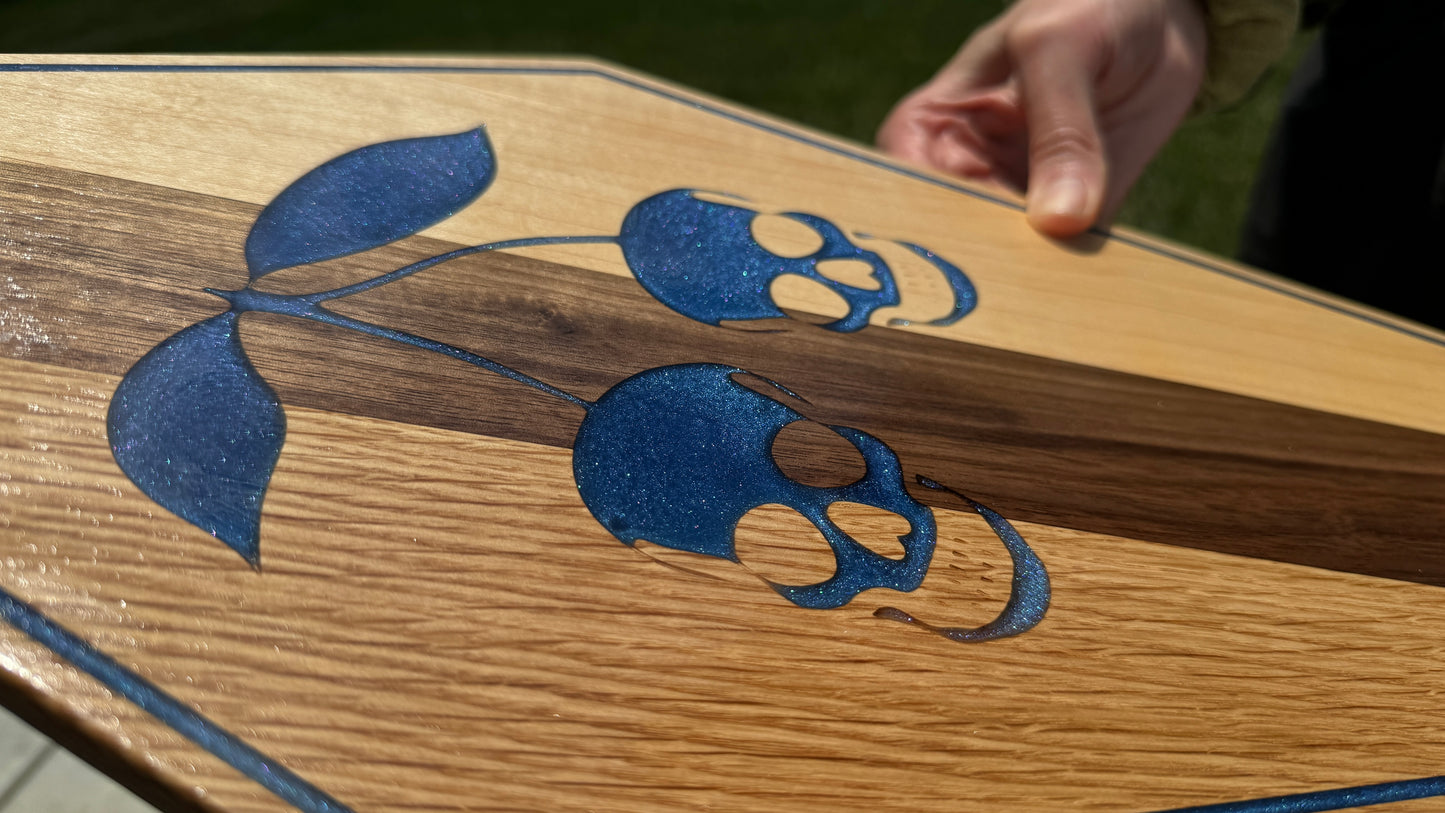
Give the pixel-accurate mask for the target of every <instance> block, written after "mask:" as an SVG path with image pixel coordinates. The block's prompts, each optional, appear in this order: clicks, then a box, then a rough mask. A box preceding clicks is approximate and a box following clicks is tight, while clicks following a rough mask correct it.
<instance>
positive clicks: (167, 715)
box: [0, 588, 351, 813]
mask: <svg viewBox="0 0 1445 813" xmlns="http://www.w3.org/2000/svg"><path fill="white" fill-rule="evenodd" d="M0 618H4V619H5V620H6V621H8V622H9V623H10V625H11V626H13V627H15V628H16V629H18V630H20V631H21V632H23V633H25V634H26V635H28V636H30V637H31V638H32V639H34V640H35V641H37V642H38V643H40V644H43V645H44V646H46V647H48V648H49V649H50V651H51V652H54V653H55V654H56V655H59V656H60V657H62V658H64V659H65V660H66V661H68V662H69V663H70V664H71V665H72V666H74V667H75V668H77V669H79V670H81V671H82V672H85V673H86V674H87V675H90V676H91V677H93V678H95V679H96V680H98V681H100V682H101V683H102V684H104V685H105V687H106V688H108V689H110V690H111V691H113V692H116V693H117V694H120V695H121V696H123V697H125V699H127V700H129V701H130V702H132V703H134V704H135V705H137V706H139V707H140V709H141V710H142V711H144V712H146V713H148V714H150V715H151V716H152V717H155V718H156V719H157V720H160V721H161V722H163V723H165V724H166V725H168V726H170V727H171V728H172V729H173V730H174V731H175V732H176V733H178V734H180V735H181V736H183V737H185V738H186V739H188V740H190V741H191V742H193V743H195V744H196V745H199V746H201V747H202V748H204V749H206V750H207V751H209V752H211V753H212V754H214V755H216V756H217V757H220V758H221V759H222V760H223V761H225V762H226V764H228V765H230V766H231V767H232V768H235V769H236V770H238V771H240V772H241V773H243V774H245V775H246V776H248V777H250V778H251V779H252V780H254V781H255V782H257V783H258V784H260V785H261V786H262V787H264V788H266V789H267V790H269V791H271V792H272V793H274V794H276V795H277V796H278V797H280V798H281V799H282V800H284V801H285V802H287V803H289V804H291V805H293V806H294V807H296V808H297V809H298V810H301V811H303V813H351V808H349V807H347V806H346V805H343V804H342V803H340V802H338V801H336V800H335V799H333V798H331V796H329V795H327V794H326V793H325V792H324V791H322V790H320V789H319V788H317V787H316V786H315V785H312V784H311V783H310V782H307V781H306V780H305V779H302V778H301V777H299V776H297V775H296V774H294V773H292V772H291V771H290V770H289V769H287V768H286V767H285V766H283V765H281V764H280V763H279V762H277V761H276V760H274V759H272V758H270V757H268V756H266V755H265V754H263V753H261V752H260V751H257V750H256V749H255V748H252V747H251V746H249V745H247V744H246V743H245V742H243V741H242V740H241V739H240V738H239V737H237V736H236V735H235V734H232V733H231V732H229V731H227V730H226V729H224V728H222V727H221V726H220V725H218V724H216V723H215V722H212V721H211V720H210V719H209V718H207V717H205V716H203V715H201V714H200V713H199V712H197V711H196V710H194V709H192V708H191V707H190V706H187V705H186V704H185V703H182V702H181V701H180V700H177V699H176V698H175V697H172V696H171V695H169V694H167V693H166V692H165V690H163V689H161V688H160V687H159V686H157V685H155V684H154V683H151V682H150V681H148V680H146V679H145V678H143V677H141V676H140V675H137V674H136V673H135V672H132V671H131V670H129V669H127V668H125V667H124V666H122V665H120V664H119V663H117V662H116V661H115V660H114V659H113V658H111V657H110V656H108V655H106V654H105V653H103V652H101V651H100V650H98V649H96V648H95V647H93V646H91V645H90V644H89V643H88V642H86V641H85V640H84V639H82V638H80V637H78V636H76V635H75V634H74V633H72V632H70V631H69V630H67V629H65V628H64V627H62V626H60V625H59V624H56V623H55V622H54V621H51V620H50V619H48V618H46V617H45V616H44V615H43V614H41V612H40V611H39V610H37V609H35V608H34V607H32V606H30V605H29V604H27V603H25V602H24V601H21V600H20V599H18V598H16V597H15V596H13V595H11V594H10V593H8V592H7V591H6V590H5V589H4V588H0Z"/></svg>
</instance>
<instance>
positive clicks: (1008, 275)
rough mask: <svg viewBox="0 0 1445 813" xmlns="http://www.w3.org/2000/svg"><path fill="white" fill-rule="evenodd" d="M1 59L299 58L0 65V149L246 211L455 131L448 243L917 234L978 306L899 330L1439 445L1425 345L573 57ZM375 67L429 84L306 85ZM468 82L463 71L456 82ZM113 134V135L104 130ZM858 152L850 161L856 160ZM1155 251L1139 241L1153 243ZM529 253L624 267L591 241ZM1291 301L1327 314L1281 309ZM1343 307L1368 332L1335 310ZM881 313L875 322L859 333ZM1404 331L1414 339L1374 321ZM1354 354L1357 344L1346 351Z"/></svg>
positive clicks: (1435, 335)
mask: <svg viewBox="0 0 1445 813" xmlns="http://www.w3.org/2000/svg"><path fill="white" fill-rule="evenodd" d="M4 61H5V62H9V63H30V64H36V63H45V62H50V63H106V64H121V65H123V64H126V63H132V64H134V63H144V64H146V65H151V66H164V65H166V64H168V63H169V64H189V65H201V64H207V63H209V64H213V65H215V64H221V65H230V66H247V65H250V66H285V65H303V64H305V65H309V68H308V72H306V73H295V74H287V73H277V72H264V73H255V72H249V73H248V72H236V71H228V72H219V73H217V72H211V73H124V72H105V73H62V74H34V73H4V72H0V98H4V99H6V104H7V109H11V110H15V111H17V114H16V115H10V116H5V117H3V118H0V157H5V158H11V159H17V160H22V161H30V162H34V163H40V164H44V165H48V166H55V167H60V168H69V169H76V170H81V171H86V172H94V173H97V174H100V175H105V176H109V177H117V178H125V179H130V180H136V181H142V182H146V183H153V184H156V185H159V186H164V187H168V188H173V189H180V190H186V191H193V192H200V193H203V194H208V195H213V196H216V197H222V198H228V199H231V200H240V201H245V202H249V203H253V204H256V205H264V204H265V203H266V202H268V201H269V200H270V199H271V198H272V197H273V196H274V195H275V194H276V193H277V192H279V191H280V190H281V189H282V188H284V187H285V186H286V185H287V184H288V183H290V182H291V181H292V180H294V179H295V178H296V177H298V176H300V175H301V174H302V173H304V172H306V171H308V170H310V169H311V168H313V167H315V166H317V165H318V164H320V163H322V162H324V161H326V160H329V159H330V158H332V157H334V156H335V155H337V154H338V153H339V152H342V151H345V150H347V149H351V148H354V147H357V146H361V145H363V144H369V143H375V142H379V141H384V140H387V139H393V138H404V137H412V136H417V135H424V134H438V133H449V132H459V131H462V130H465V129H468V128H471V127H475V126H477V125H478V124H485V125H486V126H487V127H488V134H489V136H490V137H491V139H492V142H493V144H494V145H495V147H496V150H497V154H498V156H499V167H500V169H499V174H498V177H497V181H496V182H495V183H494V184H493V186H492V187H491V188H490V189H488V191H487V196H486V203H485V205H478V206H473V207H470V208H469V209H467V210H464V211H463V212H461V213H459V214H458V215H457V216H456V217H453V218H450V219H449V220H447V221H446V222H445V223H442V224H439V225H438V226H436V227H434V228H433V229H430V230H428V232H427V234H428V235H430V236H435V237H438V238H441V239H444V240H448V241H451V242H454V243H458V244H462V245H469V244H474V243H481V242H486V241H491V240H498V239H507V238H512V237H520V236H535V235H544V234H610V233H616V230H617V228H618V225H619V224H620V222H621V220H622V217H623V216H624V215H625V213H626V212H627V210H628V209H629V208H630V207H631V206H632V205H633V204H634V203H636V202H637V201H639V200H642V199H643V198H645V197H647V196H648V195H651V194H653V193H655V192H658V191H660V190H662V189H668V188H676V187H692V188H699V189H712V190H720V191H724V192H731V193H734V194H739V195H744V196H746V197H748V198H750V199H752V200H754V201H756V202H757V203H758V205H760V206H764V207H765V208H768V209H770V210H775V211H781V210H785V209H793V210H799V211H805V212H818V213H822V214H826V215H827V216H829V217H830V218H832V219H834V220H836V221H837V222H839V223H840V224H841V225H843V226H845V227H847V228H849V229H861V230H864V231H867V232H870V233H873V234H878V235H882V236H886V237H896V238H904V239H912V240H914V241H916V242H922V243H925V244H926V245H928V247H929V248H932V249H934V250H936V251H939V252H941V253H942V254H943V255H944V256H947V257H949V258H951V259H953V260H954V261H955V262H957V263H959V264H960V265H961V266H962V267H964V268H965V269H966V270H967V272H968V273H969V275H970V276H971V277H972V278H973V279H974V281H975V282H976V283H977V284H978V286H979V288H980V290H981V291H982V296H983V297H985V298H986V299H987V300H988V301H989V304H988V307H986V308H981V309H980V310H979V312H977V313H975V314H974V315H972V316H970V317H969V318H968V319H965V320H964V321H963V322H960V323H958V324H957V325H954V326H953V327H951V328H942V329H934V328H927V327H923V326H916V327H912V328H908V331H910V332H916V333H927V334H931V335H941V336H943V337H945V338H950V339H958V340H962V341H967V342H970V343H974V344H981V345H985V346H990V347H998V348H1002V349H1008V350H1016V351H1020V352H1024V353H1028V354H1031V355H1038V356H1044V357H1048V358H1056V359H1060V360H1064V361H1071V362H1077V363H1082V364H1086V365H1090V366H1094V367H1102V368H1107V369H1112V370H1119V371H1123V372H1129V373H1135V374H1139V375H1144V376H1148V377H1151V378H1161V379H1164V380H1169V381H1176V382H1180V383H1186V384H1193V385H1198V386H1202V387H1206V388H1209V389H1215V390H1221V391H1225V392H1232V393H1237V394H1243V395H1249V396H1254V397H1259V398H1264V399H1267V400H1271V401H1278V402H1282V403H1288V404H1294V405H1298V406H1305V407H1309V408H1314V409H1322V410H1326V411H1330V412H1337V413H1341V414H1346V415H1352V416H1357V417H1364V418H1368V419H1371V420H1377V421H1383V422H1387V423H1394V424H1399V425H1403V426H1409V427H1414V428H1421V429H1427V430H1431V431H1435V432H1440V431H1445V413H1442V411H1441V410H1440V409H1439V404H1440V403H1441V402H1442V400H1445V380H1442V377H1441V376H1439V375H1438V374H1435V372H1434V371H1436V370H1438V369H1439V367H1440V365H1441V364H1445V335H1442V334H1441V333H1440V332H1439V331H1431V330H1429V329H1427V328H1420V327H1419V326H1412V325H1409V324H1408V323H1405V322H1402V321H1401V320H1396V319H1390V318H1388V317H1383V318H1382V317H1380V316H1379V315H1378V314H1375V313H1373V312H1370V311H1368V310H1367V309H1363V308H1360V307H1359V306H1356V305H1353V304H1351V303H1348V302H1345V301H1343V300H1339V299H1335V298H1330V297H1327V296H1322V295H1318V294H1314V293H1311V292H1308V291H1307V289H1305V288H1303V287H1302V286H1297V285H1291V284H1290V283H1287V282H1283V281H1281V280H1278V279H1276V278H1273V277H1270V276H1269V275H1267V274H1262V273H1260V272H1257V271H1253V270H1250V269H1246V268H1242V267H1239V266H1236V265H1232V264H1230V263H1228V262H1224V261H1220V260H1218V259H1216V258H1208V259H1207V261H1206V263H1205V267H1207V268H1209V269H1213V270H1210V271H1207V272H1205V273H1199V272H1198V270H1195V271H1184V270H1183V269H1182V268H1181V265H1180V261H1179V259H1177V257H1184V258H1197V257H1198V255H1195V254H1192V253H1190V252H1188V251H1178V250H1175V249H1174V248H1173V247H1170V246H1163V245H1162V244H1160V243H1158V241H1154V240H1152V239H1148V240H1138V239H1135V238H1133V236H1132V235H1127V234H1126V235H1125V236H1126V237H1129V238H1130V240H1129V242H1125V241H1123V240H1104V239H1102V238H1097V237H1096V238H1091V239H1088V240H1084V241H1080V242H1077V243H1073V244H1069V245H1059V244H1057V243H1054V242H1052V241H1049V240H1046V239H1044V238H1041V237H1039V236H1038V235H1037V234H1035V233H1034V232H1033V231H1032V230H1031V229H1030V228H1029V227H1028V225H1027V224H1026V223H1025V222H1024V220H1023V218H1021V217H1019V216H1018V212H1017V211H1016V210H1015V209H1013V208H1010V207H1009V206H1006V205H1001V204H1000V203H999V202H997V201H998V200H999V199H998V198H997V196H996V195H995V194H994V193H987V194H988V198H982V197H978V196H977V195H976V194H962V193H960V190H972V189H977V187H970V186H967V185H964V184H960V183H958V182H956V181H953V180H946V179H943V178H942V176H937V175H932V174H929V173H927V172H925V171H922V170H918V169H916V168H912V167H902V166H901V165H898V164H896V163H894V162H891V161H889V160H888V159H884V158H881V157H879V156H875V155H873V154H871V153H868V152H867V151H866V150H864V149H863V148H861V147H859V146H858V145H854V144H850V143H847V142H844V141H840V140H838V139H834V138H830V137H827V136H821V135H818V134H816V133H811V132H808V131H806V130H803V129H801V128H796V127H792V126H789V125H787V124H785V123H779V122H776V121H773V120H770V119H766V118H764V117H761V116H758V115H756V114H754V113H752V112H751V111H748V110H746V109H743V108H740V107H737V106H735V105H730V104H728V103H726V102H722V101H719V100H716V99H711V98H708V97H706V96H703V95H700V94H696V93H691V92H689V91H686V90H682V89H678V88H675V87H671V86H667V85H664V84H662V83H660V82H655V81H652V80H649V79H647V78H646V77H639V76H635V75H633V74H629V73H626V72H623V71H619V70H617V69H613V68H609V67H606V66H599V65H597V64H595V63H589V62H577V61H547V60H542V61H519V60H478V59H464V60H447V59H412V58H392V59H385V58H376V57H364V58H361V57H351V58H347V57H336V58H313V59H309V60H308V59H305V58H288V57H280V56H277V57H271V56H267V57H171V58H166V57H130V58H127V57H95V56H89V57H68V56H47V57H37V56H28V55H27V56H11V57H5V58H4ZM325 66H332V67H334V68H339V69H341V70H342V71H344V70H347V69H368V70H369V69H370V68H372V67H381V68H385V69H391V70H393V71H395V70H412V69H415V68H418V67H424V66H435V67H437V68H439V69H441V72H437V73H428V72H425V71H421V72H408V73H397V72H376V71H371V72H367V71H366V70H360V71H359V72H351V73H345V72H341V71H337V70H332V71H326V70H316V68H318V67H325ZM468 71H480V72H478V73H468ZM117 133H122V134H124V135H125V137H124V138H117V137H116V134H117ZM860 156H861V157H860ZM1161 247H1162V249H1164V250H1163V251H1161V250H1156V249H1159V248H1161ZM537 256H539V257H541V258H543V259H551V260H555V261H558V262H562V263H565V264H568V265H572V266H579V267H583V268H587V269H589V270H593V271H599V272H603V273H610V274H615V275H619V276H627V275H628V271H627V269H626V267H625V265H623V264H621V263H620V262H618V260H617V257H616V255H615V252H613V251H609V248H608V247H605V246H601V247H599V246H570V247H568V246H562V247H555V248H553V249H550V250H547V251H541V250H539V251H538V253H537ZM1301 296H1309V297H1310V298H1312V299H1313V300H1315V301H1317V302H1322V303H1325V304H1326V305H1327V307H1324V308H1321V307H1319V305H1317V304H1313V303H1312V302H1309V301H1304V300H1302V299H1301V298H1300V297H1301ZM1342 314H1363V315H1365V316H1366V317H1368V318H1367V319H1360V318H1350V317H1346V318H1341V316H1342ZM892 315H894V314H890V313H886V312H882V311H880V312H879V314H878V315H877V318H878V319H879V320H880V321H882V320H886V319H887V318H888V317H890V316H892ZM1399 326H1405V327H1407V328H1408V329H1409V330H1410V331H1411V332H1412V333H1413V334H1415V335H1423V336H1427V337H1430V340H1429V341H1423V342H1422V341H1420V340H1419V339H1418V338H1415V336H1414V335H1406V334H1402V333H1400V332H1399V331H1398V330H1395V329H1392V328H1394V327H1399ZM1364 348H1368V350H1367V351H1366V350H1363V349H1364Z"/></svg>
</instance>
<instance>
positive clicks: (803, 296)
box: [768, 274, 852, 325]
mask: <svg viewBox="0 0 1445 813" xmlns="http://www.w3.org/2000/svg"><path fill="white" fill-rule="evenodd" d="M768 296H769V297H770V298H771V299H772V300H773V304H775V305H777V306H778V307H779V308H781V309H782V310H783V312H784V313H786V314H788V316H790V317H792V318H794V319H797V320H798V321H800V322H809V323H813V324H820V325H821V324H827V323H828V322H832V321H834V320H836V319H842V318H843V317H845V316H847V315H848V313H849V311H850V310H852V306H851V305H849V304H848V300H846V299H844V298H843V296H842V294H839V293H838V292H837V291H835V290H833V289H832V288H829V287H828V286H826V285H824V284H823V283H821V282H819V281H817V280H815V279H808V278H807V277H803V276H799V275H797V274H781V275H779V276H777V277H775V278H774V279H773V282H772V284H771V285H769V286H768Z"/></svg>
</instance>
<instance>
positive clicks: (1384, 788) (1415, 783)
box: [1160, 776, 1445, 813]
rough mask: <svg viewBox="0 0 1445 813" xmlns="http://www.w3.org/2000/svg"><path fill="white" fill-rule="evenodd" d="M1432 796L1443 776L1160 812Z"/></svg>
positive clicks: (1301, 807)
mask: <svg viewBox="0 0 1445 813" xmlns="http://www.w3.org/2000/svg"><path fill="white" fill-rule="evenodd" d="M1434 796H1445V776H1430V777H1425V778H1423V779H1405V780H1401V781H1399V782H1381V783H1380V784H1378V785H1357V786H1355V787H1352V788H1331V789H1329V790H1319V791H1314V792H1313V793H1295V794H1290V795H1288V796H1272V797H1269V798H1267V799H1249V800H1247V801H1243V802H1224V803H1222V804H1215V805H1202V806H1198V807H1180V808H1174V809H1172V810H1164V811H1160V813H1325V811H1330V810H1349V809H1351V808H1355V807H1367V806H1369V805H1382V804H1386V803H1387V802H1405V801H1409V800H1410V799H1429V798H1431V797H1434Z"/></svg>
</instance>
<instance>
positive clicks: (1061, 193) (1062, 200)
mask: <svg viewBox="0 0 1445 813" xmlns="http://www.w3.org/2000/svg"><path fill="white" fill-rule="evenodd" d="M1088 195H1089V192H1088V190H1087V189H1085V188H1084V182H1083V181H1081V180H1079V179H1078V178H1067V177H1066V178H1060V179H1059V180H1057V181H1054V182H1053V183H1052V184H1050V185H1049V186H1047V187H1045V188H1044V190H1043V191H1042V193H1041V194H1040V195H1039V201H1038V213H1039V214H1041V215H1062V216H1064V217H1081V216H1083V214H1084V204H1085V203H1086V202H1087V199H1088Z"/></svg>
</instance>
